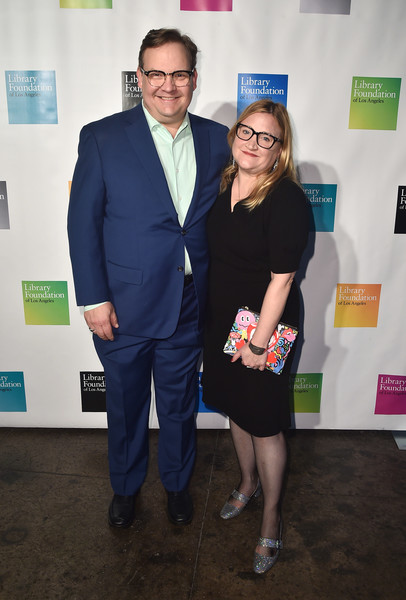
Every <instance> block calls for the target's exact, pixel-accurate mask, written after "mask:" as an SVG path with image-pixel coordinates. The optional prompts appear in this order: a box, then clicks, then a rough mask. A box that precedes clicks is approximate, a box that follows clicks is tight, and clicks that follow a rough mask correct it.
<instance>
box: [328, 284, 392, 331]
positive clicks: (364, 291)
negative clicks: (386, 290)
mask: <svg viewBox="0 0 406 600" xmlns="http://www.w3.org/2000/svg"><path fill="white" fill-rule="evenodd" d="M380 296H381V284H380V283H376V284H375V283H374V284H372V283H371V284H368V283H364V284H359V283H339V284H337V293H336V310H335V318H334V327H376V326H377V323H378V313H379V300H380Z"/></svg>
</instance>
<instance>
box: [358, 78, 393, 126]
mask: <svg viewBox="0 0 406 600" xmlns="http://www.w3.org/2000/svg"><path fill="white" fill-rule="evenodd" d="M400 83H401V79H399V78H391V77H353V78H352V89H351V102H350V122H349V125H348V127H349V129H386V130H394V129H396V124H397V119H398V106H399V95H400Z"/></svg>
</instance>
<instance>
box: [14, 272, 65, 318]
mask: <svg viewBox="0 0 406 600" xmlns="http://www.w3.org/2000/svg"><path fill="white" fill-rule="evenodd" d="M21 283H22V292H23V303H24V315H25V324H26V325H69V305H68V285H67V283H66V281H22V282H21Z"/></svg>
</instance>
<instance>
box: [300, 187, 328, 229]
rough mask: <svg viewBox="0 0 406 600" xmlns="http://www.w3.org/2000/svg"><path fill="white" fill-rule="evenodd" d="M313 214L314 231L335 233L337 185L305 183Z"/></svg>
mask: <svg viewBox="0 0 406 600" xmlns="http://www.w3.org/2000/svg"><path fill="white" fill-rule="evenodd" d="M302 186H303V190H304V192H305V194H306V196H307V198H308V200H309V202H310V206H311V209H312V213H313V222H312V223H311V225H312V229H314V231H334V218H335V211H336V196H337V184H333V183H332V184H327V183H326V184H324V183H303V184H302Z"/></svg>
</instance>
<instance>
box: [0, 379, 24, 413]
mask: <svg viewBox="0 0 406 600" xmlns="http://www.w3.org/2000/svg"><path fill="white" fill-rule="evenodd" d="M0 411H1V412H27V404H26V401H25V387H24V373H23V372H22V371H3V372H1V371H0Z"/></svg>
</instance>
